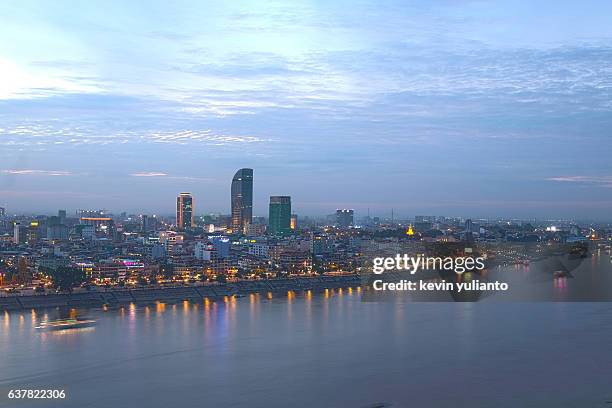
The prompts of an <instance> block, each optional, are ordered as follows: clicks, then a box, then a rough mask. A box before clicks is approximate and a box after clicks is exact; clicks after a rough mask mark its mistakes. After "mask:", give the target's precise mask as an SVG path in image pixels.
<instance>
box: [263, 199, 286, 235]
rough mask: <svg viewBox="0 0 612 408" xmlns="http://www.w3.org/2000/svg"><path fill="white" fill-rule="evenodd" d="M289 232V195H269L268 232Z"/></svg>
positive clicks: (274, 233)
mask: <svg viewBox="0 0 612 408" xmlns="http://www.w3.org/2000/svg"><path fill="white" fill-rule="evenodd" d="M290 232H291V197H289V196H271V197H270V211H269V213H268V233H269V234H273V235H276V234H286V233H290Z"/></svg>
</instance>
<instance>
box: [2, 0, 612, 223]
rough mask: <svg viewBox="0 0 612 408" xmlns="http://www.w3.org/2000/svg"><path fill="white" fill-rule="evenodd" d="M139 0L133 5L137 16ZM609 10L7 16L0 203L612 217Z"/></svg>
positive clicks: (105, 6)
mask: <svg viewBox="0 0 612 408" xmlns="http://www.w3.org/2000/svg"><path fill="white" fill-rule="evenodd" d="M126 3H129V4H126ZM610 15H612V3H610V2H608V1H600V2H597V1H593V2H589V3H588V7H587V6H586V5H585V4H583V3H578V2H569V1H568V2H560V1H554V2H553V1H538V2H533V1H499V2H479V1H460V0H444V1H422V2H420V1H419V2H403V1H402V2H396V1H350V2H349V1H340V2H329V1H292V2H280V1H246V2H245V1H232V2H228V1H219V2H213V1H211V2H208V1H198V2H195V1H194V2H176V3H174V2H172V3H169V2H165V1H164V2H153V1H149V2H142V3H140V4H138V2H123V1H116V2H113V1H105V2H61V1H60V2H54V4H53V6H52V7H51V6H50V4H49V3H48V2H42V1H40V2H31V1H7V2H2V3H1V4H0V146H1V148H0V205H6V206H7V207H8V208H9V210H11V212H20V211H43V210H44V211H51V210H55V209H56V208H68V209H76V208H91V207H99V208H108V209H112V210H130V211H145V212H167V213H171V211H172V209H173V205H174V200H175V196H176V194H177V193H178V192H181V191H191V192H192V193H193V194H194V195H195V198H196V211H197V212H198V213H203V212H205V213H209V212H224V213H227V212H228V211H229V208H228V207H229V186H230V181H231V178H232V175H233V173H234V172H235V170H236V169H238V168H241V167H252V168H254V169H255V194H254V196H255V209H254V212H255V214H260V215H263V214H265V213H266V211H267V199H268V196H270V195H277V194H279V195H280V194H282V195H291V196H292V197H293V205H294V208H295V210H296V211H297V212H298V213H301V214H326V213H330V212H332V211H333V210H334V209H335V208H337V207H350V208H355V209H356V211H357V212H358V213H360V214H364V213H365V212H366V211H367V208H370V209H371V213H373V214H378V215H386V214H388V213H390V211H391V208H394V209H395V212H396V214H400V215H414V214H446V215H464V216H495V215H499V216H516V217H580V218H587V217H588V218H602V219H603V218H608V219H609V218H612V216H611V215H612V161H611V157H612V143H611V141H610V139H611V137H612V135H611V132H612V126H611V125H612V25H610V24H609V16H610Z"/></svg>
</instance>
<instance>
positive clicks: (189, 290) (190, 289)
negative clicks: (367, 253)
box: [0, 275, 361, 311]
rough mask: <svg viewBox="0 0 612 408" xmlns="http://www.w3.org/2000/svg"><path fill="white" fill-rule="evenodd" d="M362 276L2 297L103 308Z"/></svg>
mask: <svg viewBox="0 0 612 408" xmlns="http://www.w3.org/2000/svg"><path fill="white" fill-rule="evenodd" d="M360 285H361V280H360V278H359V276H358V275H344V276H318V277H309V278H288V279H268V280H257V281H238V282H230V283H212V284H202V285H189V286H187V285H185V286H173V287H157V286H156V287H141V288H134V289H127V288H112V289H104V288H95V289H94V290H90V291H87V292H78V293H76V292H74V293H71V294H68V293H59V294H40V295H8V296H2V297H0V311H9V310H30V309H44V308H54V307H69V308H72V307H75V308H76V307H102V306H104V305H108V306H116V305H122V304H129V303H137V304H139V303H151V302H156V301H161V302H180V301H184V300H189V301H201V300H203V299H205V298H208V299H219V298H223V297H225V296H236V295H238V296H240V295H248V294H251V293H268V292H272V293H275V292H276V293H280V292H287V291H304V290H324V289H333V288H343V287H351V286H360Z"/></svg>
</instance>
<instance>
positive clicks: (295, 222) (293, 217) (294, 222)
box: [290, 214, 298, 231]
mask: <svg viewBox="0 0 612 408" xmlns="http://www.w3.org/2000/svg"><path fill="white" fill-rule="evenodd" d="M297 225H298V216H297V214H291V223H290V227H291V229H292V230H294V231H295V230H296V229H297Z"/></svg>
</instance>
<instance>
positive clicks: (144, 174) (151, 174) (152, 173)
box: [130, 171, 167, 177]
mask: <svg viewBox="0 0 612 408" xmlns="http://www.w3.org/2000/svg"><path fill="white" fill-rule="evenodd" d="M130 176H132V177H166V176H167V174H166V173H161V172H155V171H149V172H140V173H132V174H130Z"/></svg>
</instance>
